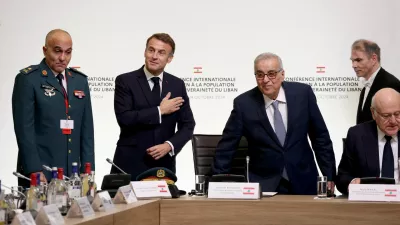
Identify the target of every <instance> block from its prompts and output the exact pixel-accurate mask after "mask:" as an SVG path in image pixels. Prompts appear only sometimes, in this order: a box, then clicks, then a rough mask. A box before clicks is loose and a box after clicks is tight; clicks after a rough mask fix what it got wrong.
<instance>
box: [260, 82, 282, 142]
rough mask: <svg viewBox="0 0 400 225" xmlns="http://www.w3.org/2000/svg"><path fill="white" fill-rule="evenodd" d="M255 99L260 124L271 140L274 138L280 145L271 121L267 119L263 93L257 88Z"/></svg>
mask: <svg viewBox="0 0 400 225" xmlns="http://www.w3.org/2000/svg"><path fill="white" fill-rule="evenodd" d="M256 101H257V104H258V116H259V117H260V121H261V124H262V125H263V127H264V128H265V130H266V131H267V133H268V135H269V136H270V137H271V138H272V140H274V141H275V142H276V144H277V145H278V146H281V144H280V142H279V139H278V137H277V136H276V133H275V131H274V129H272V126H271V123H270V121H269V119H268V116H267V112H266V109H265V102H264V98H263V95H262V93H261V91H259V90H258V89H257V90H256Z"/></svg>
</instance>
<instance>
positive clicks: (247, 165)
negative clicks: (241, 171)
mask: <svg viewBox="0 0 400 225" xmlns="http://www.w3.org/2000/svg"><path fill="white" fill-rule="evenodd" d="M249 163H250V156H246V173H247V176H246V177H247V183H250V181H249Z"/></svg>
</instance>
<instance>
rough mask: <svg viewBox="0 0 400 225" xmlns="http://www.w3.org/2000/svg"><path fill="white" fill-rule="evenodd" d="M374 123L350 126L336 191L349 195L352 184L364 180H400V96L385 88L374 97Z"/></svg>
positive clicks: (372, 110)
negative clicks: (382, 178)
mask: <svg viewBox="0 0 400 225" xmlns="http://www.w3.org/2000/svg"><path fill="white" fill-rule="evenodd" d="M370 110H371V114H372V117H373V119H374V120H372V121H370V122H366V123H362V124H359V125H356V126H354V127H351V128H350V129H349V131H348V133H347V141H346V148H345V150H344V151H343V155H342V159H341V161H340V164H339V169H338V170H339V171H338V176H337V182H336V184H337V188H338V190H339V191H340V192H342V193H343V194H347V193H348V186H349V184H359V183H360V178H363V177H387V178H394V179H395V180H396V181H398V179H399V170H398V167H399V163H398V158H399V150H400V145H399V135H400V133H399V126H400V94H399V92H397V91H396V90H394V89H391V88H383V89H381V90H379V91H378V92H377V93H376V94H375V95H374V97H373V98H372V103H371V108H370Z"/></svg>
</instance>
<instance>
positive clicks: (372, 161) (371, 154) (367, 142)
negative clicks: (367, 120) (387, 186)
mask: <svg viewBox="0 0 400 225" xmlns="http://www.w3.org/2000/svg"><path fill="white" fill-rule="evenodd" d="M368 129H370V130H369V131H367V132H365V134H364V135H363V143H364V149H365V158H366V159H367V164H368V168H369V169H370V171H371V173H372V174H374V175H375V176H377V177H379V174H380V169H379V168H380V167H379V145H378V132H377V130H376V129H377V128H376V123H371V125H370V126H368Z"/></svg>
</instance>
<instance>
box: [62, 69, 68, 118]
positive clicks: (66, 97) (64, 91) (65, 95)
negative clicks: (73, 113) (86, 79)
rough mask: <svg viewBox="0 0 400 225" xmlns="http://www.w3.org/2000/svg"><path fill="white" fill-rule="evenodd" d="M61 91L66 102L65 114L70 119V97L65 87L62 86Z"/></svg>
mask: <svg viewBox="0 0 400 225" xmlns="http://www.w3.org/2000/svg"><path fill="white" fill-rule="evenodd" d="M65 83H67V76H65ZM61 89H62V92H63V95H64V102H65V114H66V115H67V118H68V107H69V103H68V95H67V92H66V90H65V88H64V85H61Z"/></svg>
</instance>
